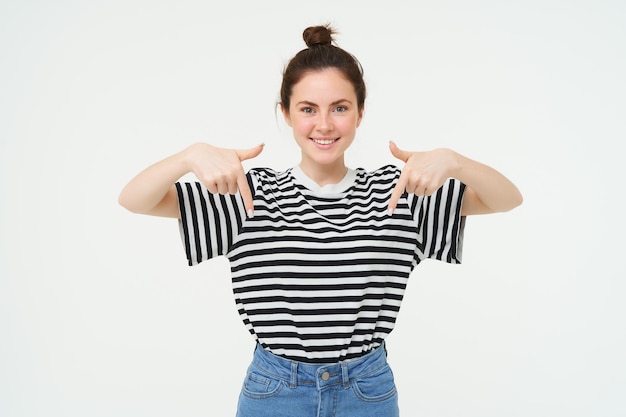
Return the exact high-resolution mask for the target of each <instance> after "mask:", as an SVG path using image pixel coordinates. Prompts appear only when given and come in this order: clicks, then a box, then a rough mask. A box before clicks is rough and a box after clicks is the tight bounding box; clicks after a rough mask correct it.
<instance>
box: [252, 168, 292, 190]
mask: <svg viewBox="0 0 626 417" xmlns="http://www.w3.org/2000/svg"><path fill="white" fill-rule="evenodd" d="M246 177H247V178H248V183H249V184H250V185H251V188H252V187H254V188H266V187H271V188H283V187H284V186H285V185H286V184H287V183H290V182H291V168H290V169H287V170H284V171H277V170H275V169H272V168H266V167H260V168H251V169H250V170H249V171H248V172H247V173H246Z"/></svg>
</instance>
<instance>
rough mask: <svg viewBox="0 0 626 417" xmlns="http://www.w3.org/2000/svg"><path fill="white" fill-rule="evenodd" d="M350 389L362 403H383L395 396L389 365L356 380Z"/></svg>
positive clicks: (394, 386) (394, 385) (395, 391)
mask: <svg viewBox="0 0 626 417" xmlns="http://www.w3.org/2000/svg"><path fill="white" fill-rule="evenodd" d="M352 387H353V388H354V392H355V394H356V396H357V397H359V398H360V399H361V400H363V401H369V402H379V401H385V400H388V399H389V398H392V397H393V396H395V395H397V390H396V384H395V381H394V379H393V372H392V371H391V368H390V367H389V365H385V366H384V367H382V368H380V369H379V370H378V371H376V372H374V373H372V374H369V375H367V376H364V377H362V378H356V379H355V380H354V381H353V383H352Z"/></svg>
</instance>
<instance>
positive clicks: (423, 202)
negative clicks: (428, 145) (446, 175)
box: [408, 178, 465, 264]
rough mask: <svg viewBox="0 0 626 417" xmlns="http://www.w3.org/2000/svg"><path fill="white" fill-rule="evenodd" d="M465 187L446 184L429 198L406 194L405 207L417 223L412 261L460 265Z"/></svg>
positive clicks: (450, 183) (452, 183)
mask: <svg viewBox="0 0 626 417" xmlns="http://www.w3.org/2000/svg"><path fill="white" fill-rule="evenodd" d="M464 192H465V184H463V183H462V182H460V181H459V180H456V179H452V178H451V179H449V180H448V181H446V182H445V183H444V184H443V186H441V188H439V190H437V192H436V193H434V194H432V195H430V196H417V195H415V194H409V195H408V197H409V199H408V203H409V207H410V208H411V212H412V213H413V218H414V220H415V221H416V223H417V233H418V245H417V249H416V253H415V256H416V261H417V262H420V261H422V260H424V259H437V260H440V261H444V262H448V263H453V264H456V263H461V258H462V249H463V231H464V228H465V217H464V216H461V206H462V204H463V194H464Z"/></svg>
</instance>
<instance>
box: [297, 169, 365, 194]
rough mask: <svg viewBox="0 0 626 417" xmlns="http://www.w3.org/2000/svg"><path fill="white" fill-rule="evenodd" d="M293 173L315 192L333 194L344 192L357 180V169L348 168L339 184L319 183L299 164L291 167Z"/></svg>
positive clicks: (298, 180) (300, 181)
mask: <svg viewBox="0 0 626 417" xmlns="http://www.w3.org/2000/svg"><path fill="white" fill-rule="evenodd" d="M291 174H292V175H293V177H294V178H295V179H296V181H297V182H299V183H300V184H301V185H303V186H305V187H306V188H308V189H309V190H311V191H312V192H313V193H315V194H323V195H333V194H335V195H336V194H342V193H344V192H345V191H346V190H347V189H348V188H350V187H351V186H352V185H353V184H354V182H355V180H356V177H357V176H356V171H355V170H353V169H350V168H348V172H346V175H345V176H344V177H343V178H342V179H341V181H339V182H338V183H337V184H326V185H319V184H318V183H316V182H315V181H313V180H312V179H311V178H310V177H309V176H308V175H306V174H305V173H304V171H303V170H302V168H300V166H299V165H296V166H295V167H293V168H292V169H291Z"/></svg>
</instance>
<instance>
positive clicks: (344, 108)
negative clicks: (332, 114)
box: [335, 106, 348, 113]
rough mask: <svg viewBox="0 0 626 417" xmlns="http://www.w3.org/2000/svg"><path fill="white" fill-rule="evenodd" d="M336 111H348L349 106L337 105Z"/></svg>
mask: <svg viewBox="0 0 626 417" xmlns="http://www.w3.org/2000/svg"><path fill="white" fill-rule="evenodd" d="M335 111H336V112H337V113H343V112H345V111H348V108H347V107H346V106H337V107H335Z"/></svg>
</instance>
